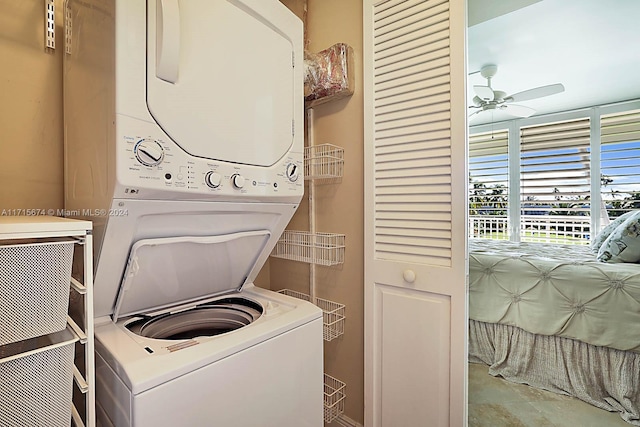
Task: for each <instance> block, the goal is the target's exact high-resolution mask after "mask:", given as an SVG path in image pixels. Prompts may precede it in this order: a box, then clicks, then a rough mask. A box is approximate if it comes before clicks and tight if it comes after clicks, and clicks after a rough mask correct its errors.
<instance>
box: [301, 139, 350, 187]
mask: <svg viewBox="0 0 640 427" xmlns="http://www.w3.org/2000/svg"><path fill="white" fill-rule="evenodd" d="M343 174H344V148H341V147H337V146H335V145H331V144H320V145H312V146H311V147H305V148H304V179H314V180H319V181H320V182H326V183H331V182H337V181H339V180H340V178H342V176H343Z"/></svg>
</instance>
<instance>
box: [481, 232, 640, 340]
mask: <svg viewBox="0 0 640 427" xmlns="http://www.w3.org/2000/svg"><path fill="white" fill-rule="evenodd" d="M469 252H470V253H469V317H470V318H471V319H473V320H478V321H482V322H488V323H500V324H506V325H513V326H517V327H519V328H522V329H524V330H526V331H528V332H531V333H534V334H542V335H558V336H562V337H566V338H573V339H577V340H580V341H582V342H586V343H589V344H593V345H597V346H606V347H612V348H616V349H619V350H632V351H636V352H640V265H638V264H606V263H601V262H598V261H596V259H595V256H594V255H593V254H592V253H591V252H590V250H589V248H588V247H586V246H569V245H549V244H537V243H519V244H518V243H511V242H504V241H495V240H471V241H470V243H469Z"/></svg>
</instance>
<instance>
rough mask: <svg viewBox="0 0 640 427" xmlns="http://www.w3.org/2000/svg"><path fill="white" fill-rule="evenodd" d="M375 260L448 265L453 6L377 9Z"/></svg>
mask: <svg viewBox="0 0 640 427" xmlns="http://www.w3.org/2000/svg"><path fill="white" fill-rule="evenodd" d="M373 43H374V46H373V48H374V56H373V68H374V69H373V74H374V79H373V92H374V97H373V98H374V100H373V112H374V131H373V134H374V154H375V162H374V171H373V179H374V186H375V188H374V191H375V195H374V197H375V212H374V228H375V256H376V258H377V259H384V260H392V261H401V262H414V263H423V264H432V265H442V266H449V265H451V204H452V203H451V150H450V147H451V133H450V126H451V124H450V118H451V112H450V98H451V95H450V77H449V72H450V68H449V4H448V1H446V0H403V1H401V0H390V1H386V2H382V3H379V4H378V5H376V6H374V42H373Z"/></svg>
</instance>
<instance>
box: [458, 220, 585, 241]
mask: <svg viewBox="0 0 640 427" xmlns="http://www.w3.org/2000/svg"><path fill="white" fill-rule="evenodd" d="M508 222H509V220H508V218H507V217H506V216H498V215H470V216H469V237H473V238H480V239H494V240H509V232H508V230H509V227H508ZM590 229H591V219H590V218H589V217H588V216H563V215H522V216H521V217H520V240H521V241H523V242H541V243H559V244H574V245H585V244H588V243H589V233H590Z"/></svg>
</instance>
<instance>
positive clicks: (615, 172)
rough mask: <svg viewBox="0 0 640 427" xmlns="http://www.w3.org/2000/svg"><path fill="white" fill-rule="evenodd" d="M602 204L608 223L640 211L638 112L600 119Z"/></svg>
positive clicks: (639, 135) (627, 112) (639, 112)
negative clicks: (623, 215) (635, 210)
mask: <svg viewBox="0 0 640 427" xmlns="http://www.w3.org/2000/svg"><path fill="white" fill-rule="evenodd" d="M600 141H601V146H600V172H601V187H600V192H601V195H602V200H603V202H604V204H605V206H606V209H607V213H608V215H609V219H613V218H617V217H618V216H620V215H622V214H623V213H625V212H628V211H630V210H633V209H640V110H633V111H625V112H622V113H615V114H607V115H603V116H601V118H600Z"/></svg>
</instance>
